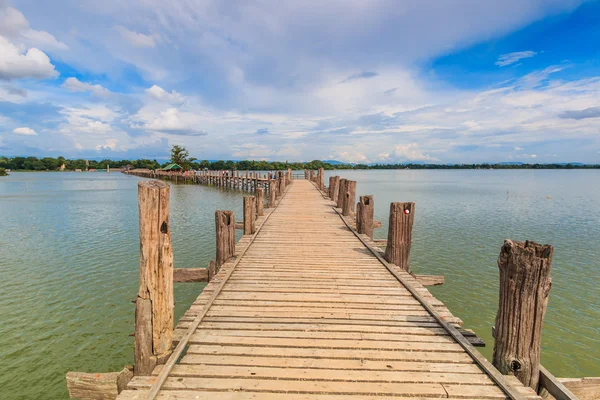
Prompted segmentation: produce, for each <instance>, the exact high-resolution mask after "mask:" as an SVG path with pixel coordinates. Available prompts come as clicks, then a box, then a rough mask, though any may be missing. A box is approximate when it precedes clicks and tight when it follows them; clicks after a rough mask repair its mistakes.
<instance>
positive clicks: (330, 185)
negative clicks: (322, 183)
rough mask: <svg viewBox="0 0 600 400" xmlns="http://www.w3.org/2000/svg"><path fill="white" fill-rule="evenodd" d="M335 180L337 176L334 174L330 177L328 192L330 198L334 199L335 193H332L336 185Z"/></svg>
mask: <svg viewBox="0 0 600 400" xmlns="http://www.w3.org/2000/svg"><path fill="white" fill-rule="evenodd" d="M334 181H335V177H334V176H330V177H329V187H328V193H327V194H328V196H329V198H330V199H333V193H331V191H332V190H333V185H334V183H333V182H334Z"/></svg>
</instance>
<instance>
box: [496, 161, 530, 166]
mask: <svg viewBox="0 0 600 400" xmlns="http://www.w3.org/2000/svg"><path fill="white" fill-rule="evenodd" d="M496 164H498V165H523V164H525V163H522V162H520V161H506V162H499V163H496Z"/></svg>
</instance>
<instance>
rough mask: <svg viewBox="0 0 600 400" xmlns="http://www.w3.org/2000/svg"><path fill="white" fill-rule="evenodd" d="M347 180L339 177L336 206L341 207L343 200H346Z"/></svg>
mask: <svg viewBox="0 0 600 400" xmlns="http://www.w3.org/2000/svg"><path fill="white" fill-rule="evenodd" d="M347 181H348V180H347V179H345V178H342V179H340V184H339V185H338V194H337V199H336V202H337V208H341V209H343V206H344V201H345V200H346V182H347Z"/></svg>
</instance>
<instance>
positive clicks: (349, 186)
mask: <svg viewBox="0 0 600 400" xmlns="http://www.w3.org/2000/svg"><path fill="white" fill-rule="evenodd" d="M345 195H346V198H345V199H344V204H343V206H342V215H343V216H345V217H347V216H350V215H352V214H354V205H355V204H356V181H346V194H345Z"/></svg>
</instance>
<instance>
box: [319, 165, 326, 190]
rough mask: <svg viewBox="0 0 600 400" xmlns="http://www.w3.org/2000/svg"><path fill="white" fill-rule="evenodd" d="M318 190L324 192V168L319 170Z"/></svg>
mask: <svg viewBox="0 0 600 400" xmlns="http://www.w3.org/2000/svg"><path fill="white" fill-rule="evenodd" d="M319 189H321V190H325V168H319Z"/></svg>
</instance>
